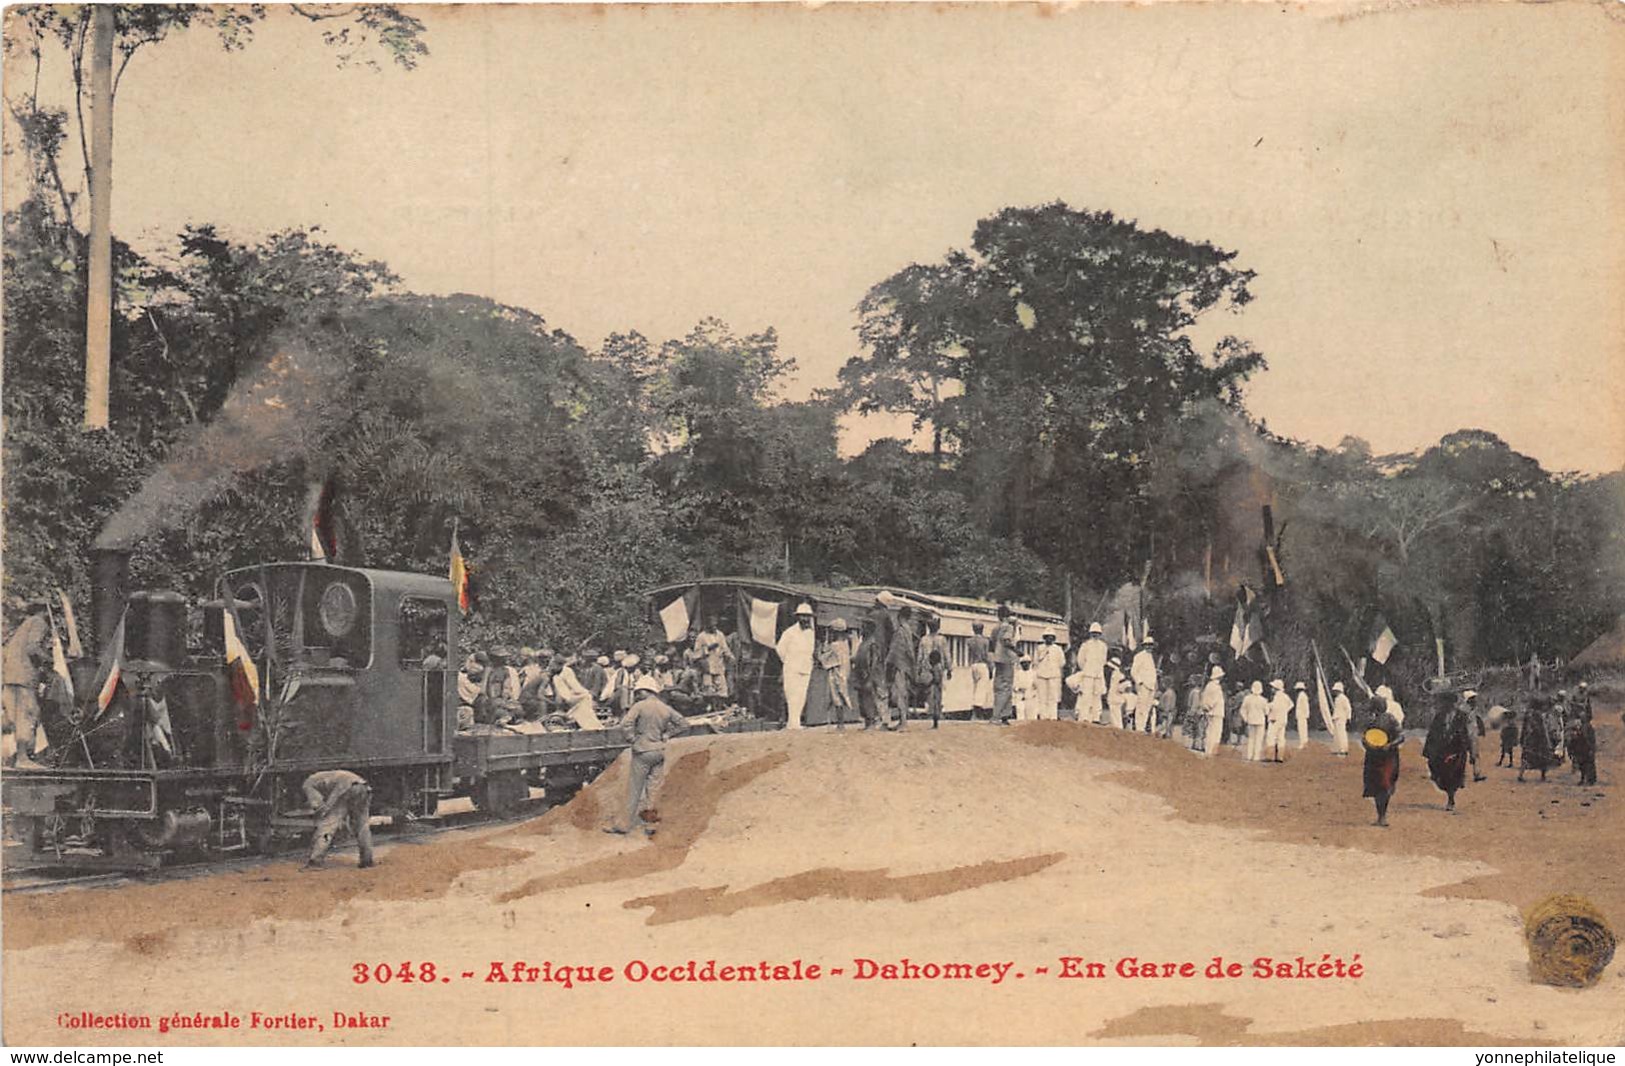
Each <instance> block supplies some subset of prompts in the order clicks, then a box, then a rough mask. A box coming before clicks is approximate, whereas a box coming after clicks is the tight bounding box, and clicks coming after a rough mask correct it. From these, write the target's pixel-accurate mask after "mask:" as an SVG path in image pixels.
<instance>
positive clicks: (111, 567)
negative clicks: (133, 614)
mask: <svg viewBox="0 0 1625 1066" xmlns="http://www.w3.org/2000/svg"><path fill="white" fill-rule="evenodd" d="M90 565H91V570H90V610H91V614H92V616H93V620H94V625H95V636H96V650H97V653H98V654H99V653H100V652H101V651H103V650H105V649H106V647H107V642H108V641H109V640H111V639H112V638H113V630H114V629H116V628H117V627H118V620H119V615H121V614H123V613H124V604H125V602H126V601H127V600H128V598H129V593H130V588H129V585H130V552H129V549H127V548H95V549H92V551H91V564H90Z"/></svg>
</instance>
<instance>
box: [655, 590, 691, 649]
mask: <svg viewBox="0 0 1625 1066" xmlns="http://www.w3.org/2000/svg"><path fill="white" fill-rule="evenodd" d="M660 623H661V625H663V626H665V627H666V639H667V640H670V641H678V640H682V639H683V638H684V637H686V636H688V623H689V617H688V596H687V595H686V594H685V595H682V596H679V597H677V598H676V599H675V600H672V601H671V602H670V603H668V604H666V606H664V607H662V608H660Z"/></svg>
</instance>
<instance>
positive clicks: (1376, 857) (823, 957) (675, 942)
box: [3, 710, 1625, 1045]
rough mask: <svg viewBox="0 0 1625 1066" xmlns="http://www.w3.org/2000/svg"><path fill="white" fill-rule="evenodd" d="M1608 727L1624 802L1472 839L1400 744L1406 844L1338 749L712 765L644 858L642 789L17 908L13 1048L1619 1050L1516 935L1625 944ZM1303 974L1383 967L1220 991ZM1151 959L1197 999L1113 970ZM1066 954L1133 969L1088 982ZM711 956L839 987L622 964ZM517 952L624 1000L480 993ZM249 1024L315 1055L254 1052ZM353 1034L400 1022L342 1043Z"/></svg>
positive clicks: (1126, 749)
mask: <svg viewBox="0 0 1625 1066" xmlns="http://www.w3.org/2000/svg"><path fill="white" fill-rule="evenodd" d="M1599 719H1600V720H1599V730H1598V732H1599V735H1600V741H1601V747H1602V757H1601V760H1600V763H1601V786H1600V787H1596V788H1589V789H1584V790H1582V789H1580V788H1578V787H1577V786H1575V785H1573V784H1572V783H1571V782H1572V781H1573V780H1574V775H1573V773H1572V770H1569V769H1567V768H1565V770H1564V771H1563V772H1560V773H1558V774H1555V775H1553V780H1552V781H1550V782H1548V783H1546V784H1537V783H1534V782H1530V783H1526V784H1523V785H1517V784H1515V783H1514V782H1513V778H1514V777H1515V774H1514V773H1513V772H1510V771H1507V770H1504V769H1500V770H1498V769H1495V768H1493V767H1492V768H1489V769H1488V772H1489V773H1490V775H1491V780H1490V781H1489V782H1486V783H1484V784H1479V785H1474V786H1470V787H1469V789H1468V790H1467V791H1466V792H1464V793H1463V794H1462V796H1461V798H1460V806H1461V811H1460V813H1459V814H1456V815H1447V814H1445V813H1444V812H1443V810H1442V806H1443V803H1442V796H1440V794H1439V793H1437V792H1435V791H1434V789H1433V788H1432V786H1431V785H1430V784H1429V783H1428V782H1427V778H1426V770H1425V767H1424V766H1423V765H1422V763H1421V760H1420V759H1419V758H1418V749H1419V747H1420V745H1419V744H1411V745H1407V749H1406V753H1405V763H1404V770H1403V776H1402V777H1401V780H1400V790H1399V794H1398V797H1397V800H1396V803H1395V808H1394V810H1393V811H1392V813H1391V819H1392V822H1393V826H1392V828H1389V829H1387V830H1382V829H1377V828H1374V827H1372V826H1371V825H1370V822H1371V818H1372V815H1371V807H1370V803H1369V801H1366V800H1362V799H1360V795H1359V794H1360V780H1359V775H1360V767H1359V759H1358V756H1355V757H1352V758H1350V759H1348V760H1342V759H1337V758H1335V757H1333V756H1331V755H1330V753H1329V752H1327V751H1326V750H1325V748H1324V746H1323V745H1322V744H1320V743H1319V742H1318V741H1316V742H1313V743H1311V746H1310V747H1309V748H1308V749H1306V750H1304V751H1302V752H1293V753H1292V756H1293V757H1292V758H1291V759H1290V760H1289V761H1288V762H1287V763H1286V764H1285V765H1281V766H1253V765H1247V764H1244V763H1242V762H1241V761H1240V760H1239V759H1237V758H1235V757H1234V755H1233V753H1231V754H1227V755H1225V756H1224V757H1221V758H1218V759H1214V760H1203V759H1199V758H1196V757H1194V756H1192V755H1190V754H1189V753H1187V752H1184V751H1183V750H1181V749H1180V748H1179V746H1178V745H1176V744H1175V743H1172V742H1163V741H1153V740H1150V739H1147V738H1143V737H1138V736H1129V735H1125V734H1121V733H1115V732H1112V731H1109V730H1106V729H1102V728H1096V727H1082V726H1077V725H1074V724H1071V723H1030V724H1026V725H1023V726H1019V727H1016V728H1012V729H1004V730H1000V729H995V728H993V727H990V726H987V725H971V724H955V725H953V726H949V727H945V728H944V729H942V730H941V731H938V732H933V731H931V730H929V729H919V728H912V729H911V730H910V731H909V732H908V733H906V734H903V735H886V734H875V733H867V734H866V733H861V732H848V733H846V734H835V733H833V732H830V731H828V730H823V729H820V730H810V731H806V732H801V733H797V734H784V733H769V734H755V735H747V736H736V737H707V738H692V739H685V740H681V741H678V742H676V743H675V744H673V745H672V748H671V752H670V759H669V764H670V767H671V769H670V772H669V775H668V778H667V781H666V784H665V787H664V790H663V792H662V796H661V799H660V804H659V805H660V809H661V811H662V813H663V815H664V819H665V820H664V822H663V827H662V830H661V832H660V834H659V835H657V836H656V837H655V838H654V839H653V840H651V841H645V840H642V839H633V838H622V837H613V836H609V835H606V834H604V833H601V832H599V827H600V826H601V825H602V824H603V822H604V820H605V819H606V818H607V817H608V815H609V812H610V810H611V809H612V808H614V807H616V806H618V803H619V801H620V800H621V798H622V793H623V790H624V787H625V784H624V781H625V778H624V767H623V766H622V765H621V764H617V766H616V767H614V768H612V769H611V770H610V771H609V772H608V773H607V774H606V775H605V776H604V777H603V778H601V779H600V780H599V781H598V782H596V783H595V784H594V785H593V786H592V787H590V788H589V789H587V790H586V791H585V792H583V793H582V794H581V796H579V797H577V799H576V800H575V801H574V802H572V803H571V804H569V805H568V806H566V807H563V808H560V809H558V810H556V811H553V812H551V813H549V814H548V815H547V816H546V817H544V818H541V819H537V820H534V821H531V822H526V823H522V824H518V825H511V826H501V827H494V828H492V829H488V830H479V831H475V832H467V833H458V834H440V835H435V836H433V837H429V838H426V839H424V840H422V841H420V842H416V843H413V842H411V841H402V842H400V843H395V844H390V845H386V846H385V847H384V848H383V849H382V850H381V863H380V865H379V867H378V868H376V869H374V870H371V871H361V870H357V869H355V868H354V865H353V863H354V852H353V850H350V851H348V852H346V853H344V854H342V855H340V856H339V858H338V859H337V865H335V866H334V867H332V868H330V869H329V870H327V871H325V872H322V873H317V874H301V873H299V872H298V871H297V869H296V866H297V864H296V862H294V861H292V860H289V861H285V862H284V861H278V862H273V863H269V864H266V865H264V866H261V867H256V868H253V869H249V870H238V871H231V872H225V873H219V874H215V875H212V876H209V877H204V878H196V879H190V880H184V881H173V882H164V883H159V884H152V885H138V886H130V887H123V888H117V889H83V890H75V891H66V892H59V893H54V894H49V895H37V894H36V895H24V896H16V897H8V898H6V899H5V901H4V907H3V921H4V930H3V932H4V945H5V949H6V950H5V957H4V978H5V986H4V1008H5V1016H4V1036H5V1039H6V1041H7V1043H10V1044H19V1043H22V1044H31V1043H41V1044H58V1045H60V1044H64V1043H98V1042H100V1043H129V1042H132V1034H131V1033H129V1032H128V1031H119V1030H69V1029H65V1028H62V1027H61V1026H62V1024H63V1022H64V1020H66V1019H67V1018H68V1017H71V1016H77V1015H78V1014H79V1013H80V1012H82V1011H90V1012H93V1013H95V1014H101V1015H108V1014H114V1013H117V1012H125V1013H128V1014H145V1015H147V1016H148V1017H150V1018H151V1019H153V1022H154V1024H156V1022H157V1019H158V1017H159V1016H160V1015H165V1016H168V1015H171V1014H173V1013H175V1012H181V1013H185V1014H188V1015H191V1014H194V1013H195V1012H203V1013H205V1014H215V1013H220V1012H232V1013H234V1014H235V1015H237V1016H238V1017H239V1018H240V1019H241V1025H242V1028H239V1029H237V1030H228V1031H224V1032H222V1031H215V1030H204V1031H196V1030H186V1031H181V1032H178V1033H170V1034H168V1035H162V1036H160V1035H159V1034H158V1033H156V1032H155V1031H154V1032H151V1033H147V1034H144V1035H143V1036H142V1037H141V1038H140V1042H142V1043H155V1042H173V1043H234V1042H236V1043H289V1044H298V1043H338V1042H352V1043H377V1044H400V1043H408V1044H411V1043H460V1044H509V1043H539V1044H573V1043H657V1044H658V1043H701V1044H704V1043H769V1044H771V1043H828V1042H832V1043H870V1042H878V1043H909V1042H918V1043H932V1044H944V1043H972V1044H976V1043H1132V1044H1145V1043H1184V1044H1188V1043H1220V1044H1225V1043H1245V1044H1253V1043H1288V1044H1345V1043H1356V1044H1416V1043H1420V1044H1464V1043H1465V1044H1509V1043H1532V1044H1544V1045H1550V1044H1619V1043H1621V1042H1622V1041H1625V1009H1622V1004H1625V952H1622V953H1621V957H1619V958H1616V959H1615V960H1614V962H1613V964H1612V965H1611V966H1610V967H1609V970H1608V972H1607V973H1606V975H1605V976H1604V977H1603V979H1602V980H1601V982H1600V983H1599V984H1598V985H1597V986H1595V987H1594V988H1591V989H1587V990H1583V991H1576V990H1562V989H1555V988H1548V987H1544V986H1539V985H1535V984H1532V983H1531V982H1530V981H1529V979H1528V975H1527V953H1526V950H1525V947H1524V942H1523V936H1522V924H1521V920H1520V916H1519V915H1520V909H1521V908H1523V907H1526V906H1528V905H1529V904H1531V903H1533V902H1535V901H1536V900H1538V899H1540V898H1542V897H1544V896H1545V895H1546V894H1548V893H1550V892H1554V891H1564V892H1578V893H1580V894H1582V895H1585V896H1588V897H1589V898H1590V899H1591V900H1593V901H1594V902H1595V903H1596V904H1597V905H1598V906H1599V907H1600V908H1601V909H1602V910H1603V913H1604V914H1606V915H1608V916H1609V917H1610V918H1611V920H1612V921H1613V922H1614V924H1615V926H1616V928H1618V927H1620V926H1622V925H1625V885H1622V881H1621V877H1622V875H1621V872H1620V871H1621V867H1622V865H1625V864H1622V863H1621V861H1620V859H1621V857H1622V856H1621V851H1622V841H1625V833H1622V832H1621V828H1622V818H1621V816H1620V804H1621V802H1622V798H1621V797H1620V796H1619V795H1618V793H1617V787H1618V782H1619V781H1620V778H1621V770H1622V769H1625V757H1622V756H1625V735H1622V729H1621V726H1620V721H1619V716H1618V714H1617V713H1616V711H1614V710H1610V711H1608V712H1607V713H1605V714H1602V715H1600V716H1599ZM1485 752H1486V761H1487V762H1493V760H1494V757H1495V751H1494V750H1493V749H1492V748H1491V747H1490V746H1489V745H1488V744H1486V747H1485ZM1299 955H1302V956H1305V957H1307V958H1308V959H1309V960H1310V961H1311V962H1312V963H1318V962H1320V961H1321V959H1322V957H1323V955H1329V956H1330V957H1331V958H1333V959H1336V958H1341V959H1343V960H1344V962H1345V965H1346V964H1348V963H1352V962H1355V961H1358V962H1359V963H1360V964H1361V966H1362V968H1363V972H1362V976H1361V977H1359V978H1358V979H1352V978H1344V979H1337V978H1325V979H1270V980H1261V979H1256V978H1253V977H1251V976H1242V977H1238V978H1219V979H1210V978H1206V977H1203V976H1201V972H1202V970H1203V969H1204V968H1205V967H1206V966H1207V964H1208V963H1209V962H1210V961H1211V960H1212V959H1213V957H1214V956H1221V957H1222V958H1223V959H1224V960H1225V961H1226V962H1227V963H1228V962H1231V961H1235V962H1239V963H1241V964H1242V966H1243V970H1244V972H1245V973H1248V974H1250V973H1251V966H1252V961H1253V960H1254V959H1255V958H1256V957H1258V956H1270V957H1273V958H1276V959H1295V958H1296V957H1297V956H1299ZM1131 956H1132V957H1134V958H1137V959H1138V960H1140V961H1142V962H1145V961H1156V962H1165V961H1171V962H1180V961H1185V960H1189V961H1191V962H1193V963H1194V964H1195V966H1196V969H1197V974H1198V976H1196V977H1192V978H1179V977H1173V978H1166V979H1164V978H1156V979H1146V978H1135V979H1128V978H1124V977H1119V976H1117V975H1116V974H1115V973H1114V972H1113V969H1114V967H1116V966H1117V965H1118V964H1119V962H1120V960H1123V959H1125V958H1127V957H1131ZM1063 957H1075V958H1078V959H1081V960H1088V961H1098V962H1100V963H1102V964H1104V967H1105V969H1106V972H1107V974H1108V976H1106V977H1103V978H1098V979H1063V978H1061V977H1059V976H1058V974H1059V973H1060V972H1061V969H1062V966H1063V963H1062V962H1061V959H1062V958H1063ZM1356 957H1357V958H1356ZM904 958H907V959H909V960H912V961H914V962H915V963H927V962H931V963H938V964H942V963H969V964H972V965H975V964H981V963H988V964H999V965H1004V964H1008V966H1009V968H1008V971H1007V973H1006V976H1005V978H1004V979H1003V980H1002V981H1001V982H999V983H996V984H995V983H993V981H992V979H991V976H989V977H986V978H983V979H976V978H971V979H963V980H960V979H946V978H942V979H937V980H926V979H920V980H901V979H899V980H882V979H867V980H865V979H857V974H858V973H859V972H861V971H860V969H859V965H860V964H859V963H857V962H856V961H855V960H858V959H873V960H876V961H877V962H879V963H898V962H900V961H901V960H902V959H904ZM689 959H694V960H698V962H700V963H702V964H703V963H704V962H705V961H706V960H708V959H715V960H717V962H718V964H719V965H724V964H733V965H739V964H754V963H757V962H760V961H762V960H767V961H769V962H778V963H785V964H789V963H791V962H792V961H793V960H796V959H800V960H802V963H803V966H804V968H805V966H807V965H811V964H816V965H819V966H822V967H823V968H824V970H825V971H826V972H825V974H824V975H823V976H822V977H821V978H820V979H818V980H802V981H775V982H757V983H726V984H725V983H709V984H705V983H700V984H691V983H686V982H685V983H671V982H655V981H642V982H636V981H632V980H629V978H628V975H627V973H626V970H625V967H626V965H627V964H628V963H629V962H630V961H632V960H644V961H646V962H648V963H649V964H650V965H656V964H661V963H665V964H681V963H684V962H686V961H687V960H689ZM515 960H526V961H528V962H529V963H531V964H535V965H539V964H541V963H542V962H543V961H551V962H552V963H553V964H554V965H555V966H561V965H569V966H591V967H600V966H607V967H611V968H612V970H613V973H614V979H613V980H612V981H610V982H608V983H586V984H577V985H576V987H573V988H568V989H567V988H565V987H564V986H563V985H562V984H560V983H556V982H555V983H545V982H544V983H534V984H530V983H521V984H494V983H489V982H487V981H486V980H485V977H486V976H487V974H488V972H489V970H490V968H491V965H492V963H493V962H504V963H507V962H512V961H515ZM403 962H411V963H413V964H414V966H418V965H421V964H422V963H424V962H432V963H434V964H435V966H436V978H437V980H435V981H433V982H430V983H422V982H416V983H412V984H402V983H400V982H399V981H392V982H391V983H390V984H388V985H379V984H377V983H376V982H369V983H367V984H355V983H353V976H352V966H353V965H354V964H355V963H369V964H375V963H388V964H390V965H391V966H392V967H397V966H398V965H399V964H401V963H403ZM836 968H839V969H840V970H841V971H842V973H841V974H840V975H834V974H831V973H829V972H827V971H830V970H833V969H836ZM1041 971H1044V972H1041ZM465 973H466V974H471V975H472V976H470V977H464V976H463V974H465ZM448 977H449V978H450V980H442V979H441V978H448ZM256 1011H257V1012H259V1014H260V1015H262V1016H272V1017H274V1016H279V1015H286V1014H289V1013H293V1014H298V1015H305V1016H309V1017H311V1018H313V1019H315V1023H316V1024H318V1025H321V1026H323V1028H321V1029H314V1028H313V1029H303V1030H283V1029H276V1030H268V1029H264V1028H254V1027H252V1026H253V1016H252V1012H256ZM335 1012H340V1013H345V1014H351V1015H354V1014H357V1013H363V1012H364V1013H367V1014H370V1015H373V1016H386V1015H387V1016H388V1018H389V1023H388V1026H387V1028H351V1027H345V1028H336V1027H335V1024H334V1017H333V1015H334V1013H335Z"/></svg>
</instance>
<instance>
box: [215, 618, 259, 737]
mask: <svg viewBox="0 0 1625 1066" xmlns="http://www.w3.org/2000/svg"><path fill="white" fill-rule="evenodd" d="M224 627H225V637H226V679H227V681H228V682H229V683H230V686H231V699H232V702H233V703H235V704H236V705H237V728H238V729H240V730H242V731H243V732H245V733H246V732H248V731H249V730H251V729H253V728H254V711H255V710H256V709H257V708H258V707H259V702H260V672H259V668H258V667H257V666H255V665H254V657H253V656H252V655H250V654H249V653H248V647H247V646H246V645H245V644H244V643H243V638H242V635H241V634H242V620H241V619H240V618H238V617H237V607H236V605H235V604H234V603H232V602H231V601H230V600H229V599H228V600H227V602H226V616H225V619H224Z"/></svg>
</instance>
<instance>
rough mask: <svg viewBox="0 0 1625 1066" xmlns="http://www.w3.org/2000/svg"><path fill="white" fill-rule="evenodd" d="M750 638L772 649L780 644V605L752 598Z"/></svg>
mask: <svg viewBox="0 0 1625 1066" xmlns="http://www.w3.org/2000/svg"><path fill="white" fill-rule="evenodd" d="M750 636H751V639H752V640H754V641H756V643H758V644H766V645H767V646H768V647H770V648H776V647H778V643H779V605H778V604H776V603H774V602H773V601H772V600H759V599H757V598H756V597H754V596H752V597H751V598H750Z"/></svg>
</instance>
